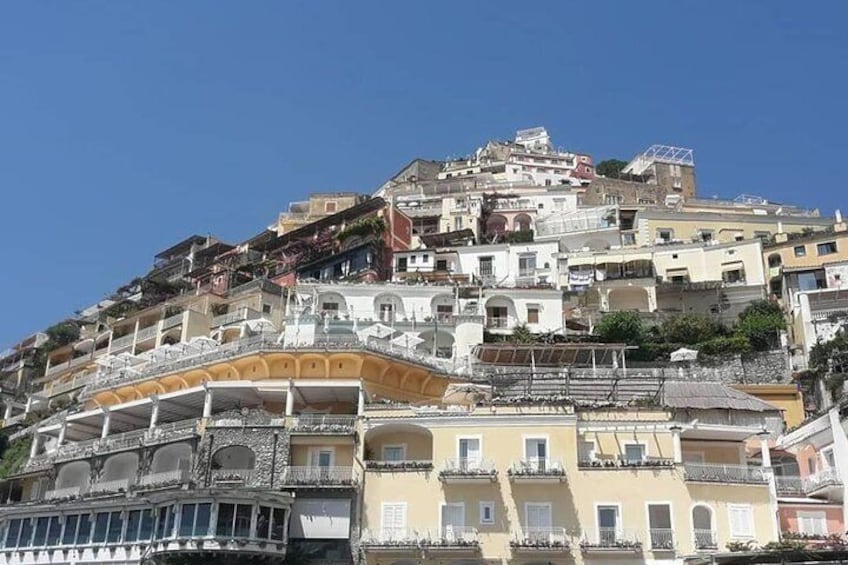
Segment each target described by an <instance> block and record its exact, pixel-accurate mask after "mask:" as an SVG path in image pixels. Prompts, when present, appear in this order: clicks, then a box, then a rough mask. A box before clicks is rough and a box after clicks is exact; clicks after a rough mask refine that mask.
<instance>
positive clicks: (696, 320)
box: [660, 314, 726, 345]
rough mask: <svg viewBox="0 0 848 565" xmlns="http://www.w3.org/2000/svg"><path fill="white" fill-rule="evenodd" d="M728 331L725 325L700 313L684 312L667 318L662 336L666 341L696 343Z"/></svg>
mask: <svg viewBox="0 0 848 565" xmlns="http://www.w3.org/2000/svg"><path fill="white" fill-rule="evenodd" d="M724 333H726V330H725V328H724V326H722V325H721V324H720V323H719V322H716V321H714V320H712V319H710V318H707V317H706V316H701V315H699V314H682V315H680V316H674V317H672V318H669V319H667V320H665V321H664V322H663V323H662V326H660V337H661V338H662V339H663V340H665V341H666V342H670V343H681V344H685V345H695V344H698V343H702V342H705V341H709V340H711V339H713V338H714V337H717V336H720V335H723V334H724Z"/></svg>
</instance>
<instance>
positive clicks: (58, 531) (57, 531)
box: [47, 516, 62, 545]
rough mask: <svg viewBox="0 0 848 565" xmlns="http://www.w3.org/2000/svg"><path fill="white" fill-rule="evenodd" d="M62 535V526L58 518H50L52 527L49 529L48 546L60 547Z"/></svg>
mask: <svg viewBox="0 0 848 565" xmlns="http://www.w3.org/2000/svg"><path fill="white" fill-rule="evenodd" d="M61 535H62V524H61V523H60V522H59V517H58V516H53V517H52V518H50V527H49V528H48V529H47V545H58V543H59V536H61Z"/></svg>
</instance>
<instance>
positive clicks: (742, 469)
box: [683, 463, 768, 485]
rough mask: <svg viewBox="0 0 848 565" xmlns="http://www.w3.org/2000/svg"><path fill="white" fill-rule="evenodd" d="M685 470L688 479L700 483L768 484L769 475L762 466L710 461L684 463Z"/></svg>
mask: <svg viewBox="0 0 848 565" xmlns="http://www.w3.org/2000/svg"><path fill="white" fill-rule="evenodd" d="M683 471H684V475H685V478H686V480H687V481H691V482H699V483H732V484H743V485H748V484H753V485H765V484H768V477H767V476H766V473H765V472H763V469H762V467H749V466H747V465H722V464H710V463H684V464H683Z"/></svg>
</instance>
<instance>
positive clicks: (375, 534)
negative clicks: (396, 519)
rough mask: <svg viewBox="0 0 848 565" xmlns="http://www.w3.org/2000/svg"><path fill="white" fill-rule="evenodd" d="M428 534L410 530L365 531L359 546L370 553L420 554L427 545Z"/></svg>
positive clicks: (385, 529) (384, 529) (383, 529)
mask: <svg viewBox="0 0 848 565" xmlns="http://www.w3.org/2000/svg"><path fill="white" fill-rule="evenodd" d="M427 541H428V536H427V533H426V532H419V531H418V530H414V529H410V528H382V529H379V530H374V531H369V530H363V532H362V537H361V538H360V542H359V545H360V547H361V548H362V549H363V551H365V552H366V553H368V552H372V553H373V552H386V553H403V552H420V551H421V550H422V549H423V548H424V546H425V545H426V544H427Z"/></svg>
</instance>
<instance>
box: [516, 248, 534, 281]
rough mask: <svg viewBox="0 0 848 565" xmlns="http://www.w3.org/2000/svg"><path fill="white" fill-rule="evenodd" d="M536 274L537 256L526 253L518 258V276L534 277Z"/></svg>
mask: <svg viewBox="0 0 848 565" xmlns="http://www.w3.org/2000/svg"><path fill="white" fill-rule="evenodd" d="M535 274H536V254H535V253H525V254H523V255H519V256H518V276H519V277H532V276H534V275H535Z"/></svg>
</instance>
